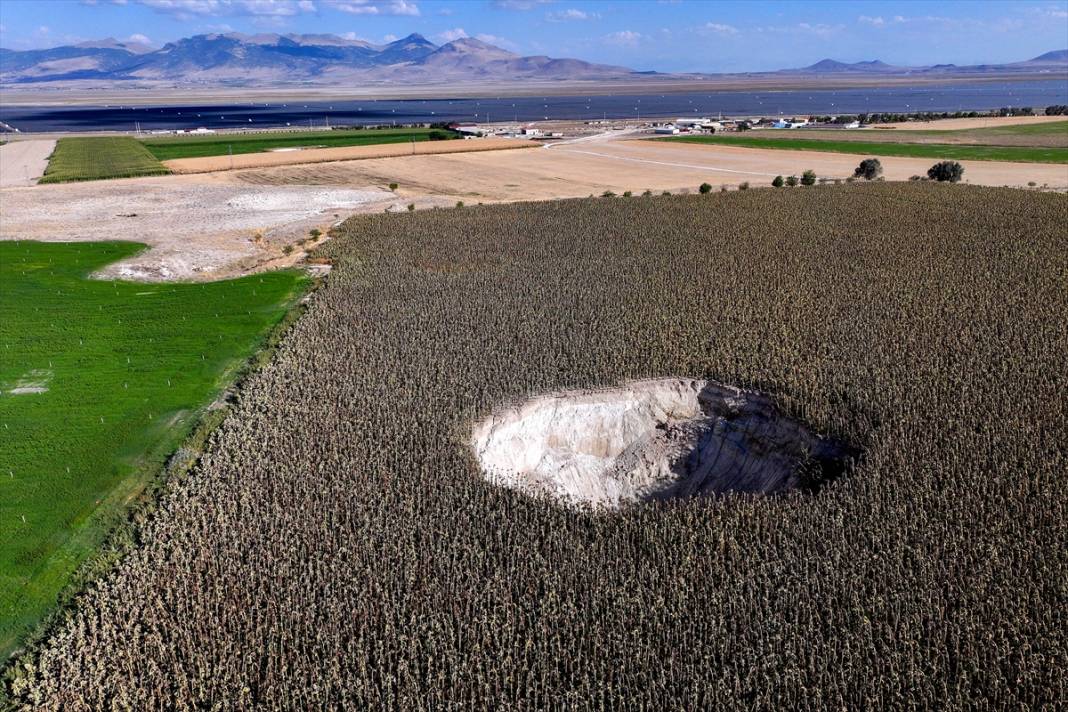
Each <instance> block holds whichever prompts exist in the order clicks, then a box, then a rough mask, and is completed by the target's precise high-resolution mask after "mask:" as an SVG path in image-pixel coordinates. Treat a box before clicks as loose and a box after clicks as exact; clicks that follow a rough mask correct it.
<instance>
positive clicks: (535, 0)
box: [493, 0, 554, 12]
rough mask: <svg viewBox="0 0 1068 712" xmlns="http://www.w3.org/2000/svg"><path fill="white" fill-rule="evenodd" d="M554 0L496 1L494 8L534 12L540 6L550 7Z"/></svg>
mask: <svg viewBox="0 0 1068 712" xmlns="http://www.w3.org/2000/svg"><path fill="white" fill-rule="evenodd" d="M552 2H554V0H494V1H493V6H494V7H495V8H498V9H500V10H519V11H521V12H526V11H527V10H533V9H534V8H536V7H537V6H538V5H549V4H550V3H552Z"/></svg>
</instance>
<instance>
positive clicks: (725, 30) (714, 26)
mask: <svg viewBox="0 0 1068 712" xmlns="http://www.w3.org/2000/svg"><path fill="white" fill-rule="evenodd" d="M698 29H699V30H700V31H701V32H706V33H707V32H711V33H713V34H717V35H736V34H738V28H737V27H735V26H734V25H725V24H723V23H721V22H706V23H705V24H703V25H701V27H700V28H698Z"/></svg>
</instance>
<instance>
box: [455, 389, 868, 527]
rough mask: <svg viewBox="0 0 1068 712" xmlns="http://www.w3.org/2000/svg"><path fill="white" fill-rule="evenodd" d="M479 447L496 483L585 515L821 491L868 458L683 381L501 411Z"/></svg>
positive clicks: (761, 407) (756, 403)
mask: <svg viewBox="0 0 1068 712" xmlns="http://www.w3.org/2000/svg"><path fill="white" fill-rule="evenodd" d="M471 437H472V446H473V448H474V451H475V455H476V457H477V459H478V461H479V464H480V466H481V468H482V473H483V476H484V477H485V478H486V479H487V480H488V481H489V482H491V483H493V484H496V485H500V486H504V487H510V488H512V489H515V490H518V491H520V492H523V493H525V494H528V495H531V496H538V497H541V496H549V497H552V498H554V499H556V500H559V501H560V502H562V503H564V504H566V505H569V506H573V507H576V508H586V507H593V508H607V509H619V508H621V507H624V506H627V505H631V504H636V503H641V502H648V501H655V500H666V499H674V498H686V497H695V496H701V495H711V494H719V493H725V492H748V493H755V494H775V493H779V492H789V491H793V490H805V491H814V490H816V489H818V488H819V487H820V485H821V484H823V483H824V482H827V481H829V480H831V479H834V478H835V477H837V476H839V475H840V474H842V473H843V472H845V471H846V470H847V469H849V468H850V467H851V465H852V463H853V461H854V460H855V459H856V457H857V456H858V454H859V452H858V451H857V450H856V449H855V448H852V447H849V446H848V445H846V444H845V443H842V442H839V441H836V440H832V439H830V438H825V437H822V436H820V435H819V434H817V433H814V432H812V431H811V430H810V429H809V428H807V427H806V426H805V425H804V424H803V423H801V422H799V421H797V420H795V419H792V418H788V417H786V416H785V415H782V414H781V413H780V412H779V411H778V410H777V409H776V408H775V405H774V403H773V402H772V400H771V399H770V398H769V397H768V396H766V395H764V394H762V393H759V392H756V391H751V390H743V389H740V388H735V387H733V386H729V385H725V384H722V383H717V382H715V381H710V380H699V379H680V378H664V379H656V380H645V381H635V382H631V383H628V384H625V385H623V386H621V387H618V388H611V389H602V390H594V391H574V392H563V393H555V394H550V395H545V396H539V397H535V398H532V399H530V400H527V401H525V402H522V403H519V404H518V405H514V406H510V407H503V408H499V409H497V410H496V411H494V412H493V413H492V414H490V415H489V416H488V417H486V418H485V419H484V420H482V421H480V422H478V423H476V424H475V425H474V427H473V429H472V435H471Z"/></svg>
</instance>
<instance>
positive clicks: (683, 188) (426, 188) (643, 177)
mask: <svg viewBox="0 0 1068 712" xmlns="http://www.w3.org/2000/svg"><path fill="white" fill-rule="evenodd" d="M468 143H471V142H470V141H469V142H468ZM863 158H864V156H858V155H849V154H842V153H824V152H816V151H783V150H777V149H752V148H736V147H733V146H713V145H693V144H679V143H670V142H666V141H645V140H615V141H604V142H596V143H578V142H576V143H561V144H557V145H553V146H550V147H547V148H542V149H540V150H530V151H493V152H487V153H470V154H469V153H465V154H453V155H439V156H400V157H396V158H388V159H370V160H365V161H358V162H357V161H352V162H341V163H334V164H331V165H330V166H323V167H316V166H281V167H276V168H263V169H257V170H249V171H234V172H232V173H220V174H216V175H217V176H218V177H219V179H220V180H224V181H227V182H229V181H235V182H240V183H251V184H255V185H291V184H300V183H303V182H310V183H314V184H322V183H331V184H336V185H375V184H377V185H386V184H388V183H390V182H394V181H395V182H398V183H399V184H400V185H401V188H402V191H407V192H409V193H411V194H413V195H436V196H445V197H448V198H450V199H452V200H463V201H465V202H468V203H471V202H479V201H484V202H497V201H516V200H547V199H553V198H577V197H586V196H590V195H594V196H596V195H601V194H602V193H603V192H604V191H606V190H608V191H612V192H615V193H617V194H622V193H623V192H625V191H631V192H633V193H635V194H639V193H642V192H643V191H645V190H653V191H654V192H657V193H659V192H661V191H663V190H668V191H671V192H695V191H696V190H697V186H699V185H700V184H701V183H705V182H707V183H709V184H711V185H713V186H728V187H731V188H733V187H737V186H738V185H740V184H741V183H749V184H750V185H751V186H753V187H760V186H770V184H771V181H772V179H773V178H774V177H775V176H776V175H783V176H789V175H801V173H802V172H803V171H805V170H806V169H813V170H815V171H816V174H817V175H818V176H819V177H820V178H834V179H839V180H844V179H845V178H848V177H850V176H852V175H853V171H854V169H855V168H856V167H857V164H858V163H859V162H860V161H861V159H863ZM880 160H881V161H882V164H883V168H884V175H885V177H886V180H888V181H904V180H908V179H909V178H910V177H911V176H914V175H924V176H925V175H926V174H927V169H928V168H930V167H931V165H932V163H934V162H935V161H934V159H928V158H922V159H920V158H899V157H883V158H881V159H880ZM963 164H964V166H965V172H964V180H965V182H969V183H975V184H980V185H995V186H1003V185H1010V186H1021V187H1022V186H1027V185H1029V184H1031V183H1034V184H1035V185H1036V186H1043V185H1045V186H1048V187H1051V188H1057V189H1065V188H1068V166H1064V165H1054V164H1035V163H1005V162H1000V161H964V162H963Z"/></svg>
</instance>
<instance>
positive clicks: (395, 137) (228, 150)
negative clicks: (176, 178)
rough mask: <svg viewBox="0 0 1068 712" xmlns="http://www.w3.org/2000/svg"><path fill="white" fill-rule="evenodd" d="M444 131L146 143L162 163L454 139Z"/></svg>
mask: <svg viewBox="0 0 1068 712" xmlns="http://www.w3.org/2000/svg"><path fill="white" fill-rule="evenodd" d="M454 136H455V134H453V133H452V132H448V131H444V130H441V129H425V128H409V129H353V130H337V131H294V132H276V133H265V134H215V135H209V136H169V137H164V138H149V139H145V140H144V141H143V143H144V145H145V148H147V149H148V150H149V151H150V152H151V153H152V155H153V156H155V157H156V158H157V159H159V160H160V161H169V160H172V159H175V158H203V157H206V156H225V155H228V154H242V153H261V152H263V151H270V150H273V149H279V148H294V149H297V148H339V147H344V146H373V145H376V144H383V143H407V142H410V141H416V142H419V141H434V140H447V139H450V138H453V137H454Z"/></svg>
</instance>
